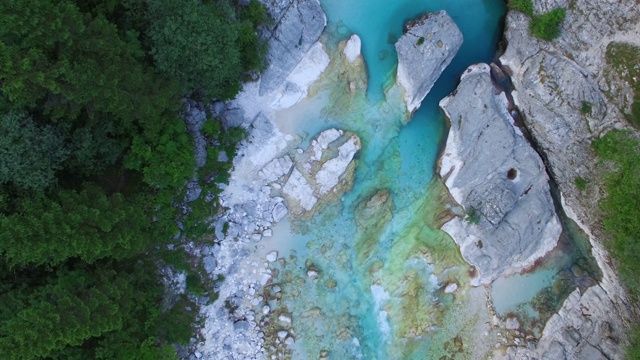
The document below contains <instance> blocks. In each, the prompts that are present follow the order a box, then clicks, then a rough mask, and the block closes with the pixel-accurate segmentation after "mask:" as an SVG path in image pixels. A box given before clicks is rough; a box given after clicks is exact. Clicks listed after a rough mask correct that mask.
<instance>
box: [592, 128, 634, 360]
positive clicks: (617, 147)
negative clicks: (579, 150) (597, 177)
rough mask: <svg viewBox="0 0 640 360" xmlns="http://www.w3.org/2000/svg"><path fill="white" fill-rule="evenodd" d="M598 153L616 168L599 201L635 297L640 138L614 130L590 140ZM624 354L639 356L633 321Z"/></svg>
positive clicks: (624, 279) (623, 275)
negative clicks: (627, 346)
mask: <svg viewBox="0 0 640 360" xmlns="http://www.w3.org/2000/svg"><path fill="white" fill-rule="evenodd" d="M593 147H594V148H595V150H596V153H597V154H598V156H599V157H600V158H601V159H603V160H606V161H612V162H613V163H614V165H615V169H614V170H611V171H609V172H608V173H606V175H605V178H604V180H605V186H606V190H607V197H606V198H604V199H602V200H601V201H600V208H601V210H602V212H603V225H604V229H605V231H606V232H607V234H608V235H609V239H608V241H607V243H606V246H607V248H608V249H609V254H610V255H611V256H612V257H613V258H614V259H615V265H616V269H617V272H618V274H619V275H620V279H621V280H622V282H623V283H624V284H625V285H626V286H627V288H628V289H629V292H630V294H631V296H632V298H633V300H634V302H637V301H638V299H639V298H640V277H639V276H638V275H640V221H639V220H640V141H638V139H637V138H634V137H633V136H632V134H631V133H630V132H625V131H619V130H613V131H610V132H609V133H608V134H607V135H605V136H604V137H602V138H601V139H598V140H596V141H594V142H593ZM630 339H631V346H630V347H629V348H628V349H627V358H629V359H640V325H638V324H636V325H634V329H633V333H632V335H631V338H630Z"/></svg>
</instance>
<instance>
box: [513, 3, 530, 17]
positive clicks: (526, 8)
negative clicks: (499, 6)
mask: <svg viewBox="0 0 640 360" xmlns="http://www.w3.org/2000/svg"><path fill="white" fill-rule="evenodd" d="M508 5H509V9H511V10H515V11H520V12H522V13H524V14H525V15H528V16H529V17H533V2H532V1H531V0H509V2H508Z"/></svg>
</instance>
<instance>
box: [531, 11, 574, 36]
mask: <svg viewBox="0 0 640 360" xmlns="http://www.w3.org/2000/svg"><path fill="white" fill-rule="evenodd" d="M566 15H567V11H566V10H565V9H563V8H557V9H553V10H551V11H549V12H548V13H546V14H542V15H539V16H534V17H533V18H532V19H531V23H530V24H529V31H531V34H532V35H533V36H535V37H537V38H538V39H542V40H547V41H551V40H553V39H555V38H557V37H558V36H559V35H560V24H561V23H562V21H563V20H564V18H565V16H566Z"/></svg>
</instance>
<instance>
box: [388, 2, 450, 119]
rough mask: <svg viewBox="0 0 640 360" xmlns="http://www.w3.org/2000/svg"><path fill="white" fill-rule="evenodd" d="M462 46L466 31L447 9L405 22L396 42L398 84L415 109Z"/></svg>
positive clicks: (407, 101) (408, 103) (408, 107)
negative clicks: (457, 23) (458, 24)
mask: <svg viewBox="0 0 640 360" xmlns="http://www.w3.org/2000/svg"><path fill="white" fill-rule="evenodd" d="M461 45H462V33H461V32H460V30H459V29H458V27H457V26H456V24H455V23H454V22H453V20H452V19H451V17H449V15H448V14H447V12H446V11H444V10H443V11H440V12H437V13H427V14H424V15H422V16H420V17H419V18H417V19H416V20H412V21H410V22H408V23H407V24H406V25H405V30H404V34H403V35H402V36H401V37H400V39H398V41H397V42H396V51H397V52H398V71H397V75H396V83H397V84H398V85H399V86H400V87H401V88H402V89H403V90H404V99H405V102H406V104H407V110H408V111H409V112H413V111H415V110H416V109H417V108H418V107H420V104H421V103H422V100H423V99H424V98H425V96H427V94H428V93H429V90H431V87H432V86H433V84H434V83H435V82H436V80H438V77H440V74H441V73H442V71H443V70H444V69H445V68H446V67H447V66H448V65H449V63H450V62H451V60H452V59H453V57H454V56H455V55H456V53H457V52H458V49H460V46H461Z"/></svg>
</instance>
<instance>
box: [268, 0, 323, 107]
mask: <svg viewBox="0 0 640 360" xmlns="http://www.w3.org/2000/svg"><path fill="white" fill-rule="evenodd" d="M261 2H262V3H263V4H264V5H265V6H266V8H267V10H268V11H269V13H270V14H271V16H272V18H273V20H274V21H273V25H272V26H271V27H269V28H268V31H266V32H265V33H264V37H266V40H267V41H268V50H267V56H266V58H267V62H268V64H269V67H268V68H267V70H266V71H265V72H264V73H263V74H262V76H261V82H260V95H263V94H266V93H269V92H271V91H274V90H275V89H277V88H278V87H279V86H280V85H281V84H282V83H283V82H284V79H285V78H286V77H287V76H288V75H289V73H291V71H292V70H293V69H294V68H295V67H296V66H297V65H298V63H300V60H302V58H303V57H304V55H305V54H306V53H307V51H308V50H309V49H310V48H311V46H312V45H313V44H314V43H316V41H318V39H319V38H320V35H321V34H322V31H323V30H324V27H325V26H326V24H327V18H326V16H325V14H324V11H323V10H322V7H321V6H320V2H319V1H318V0H261Z"/></svg>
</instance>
